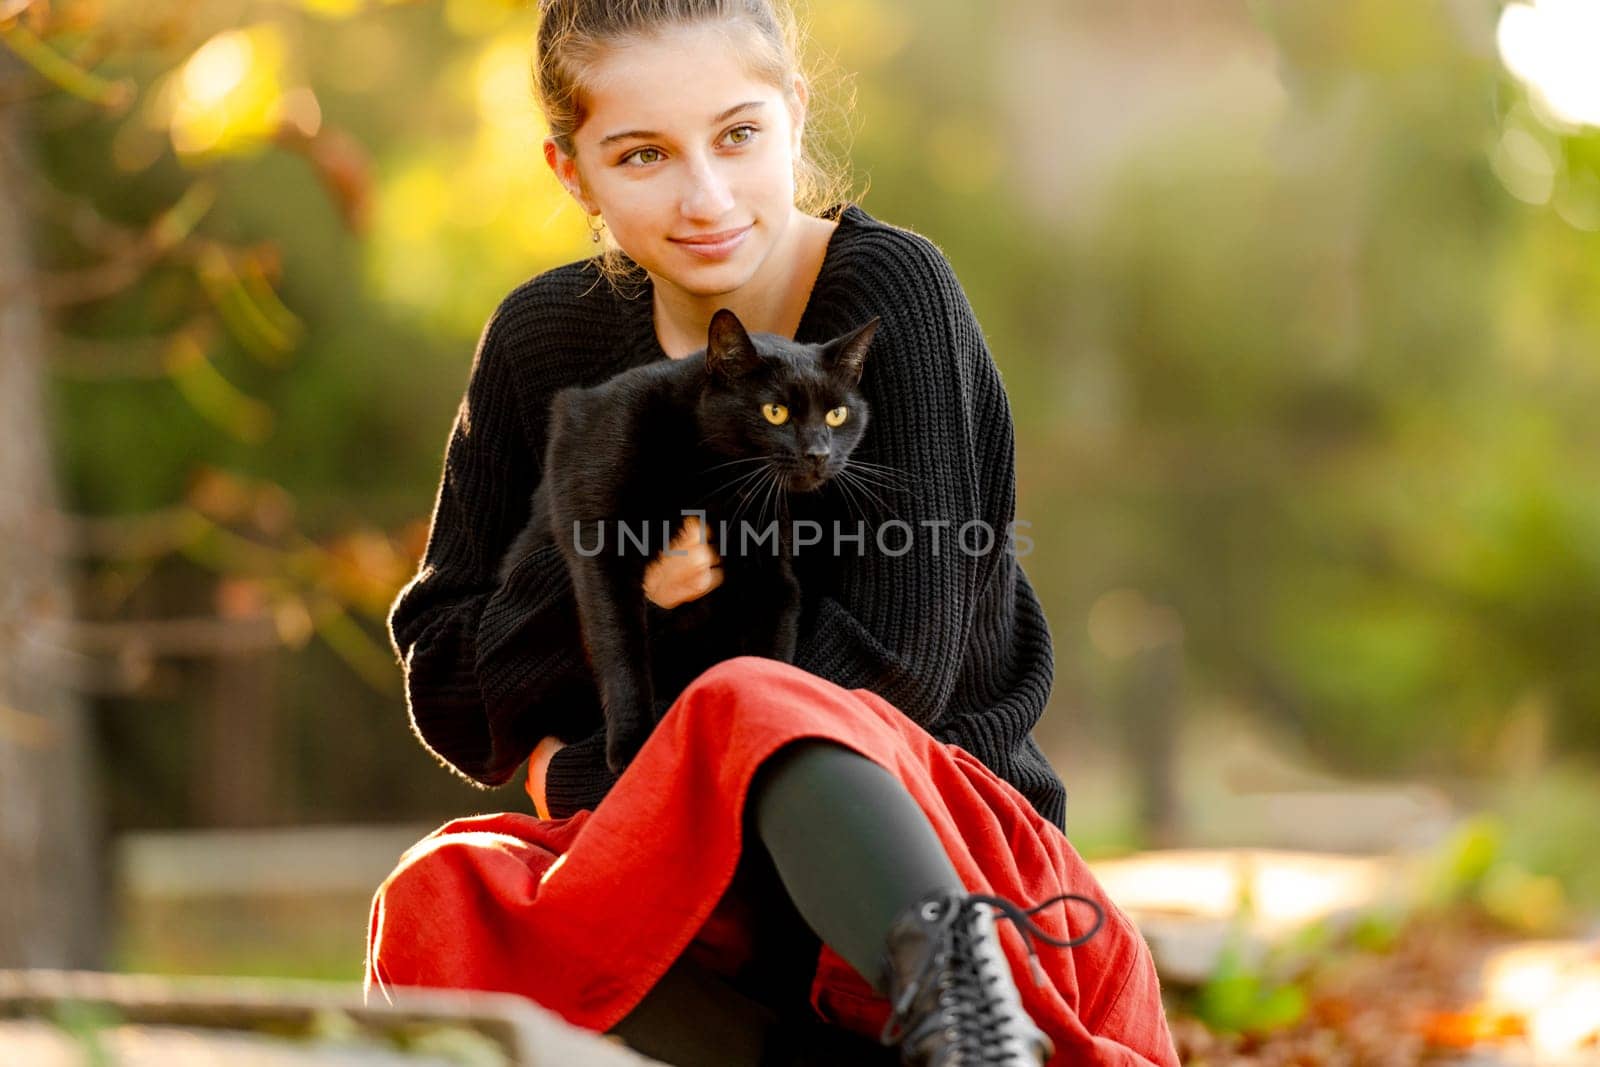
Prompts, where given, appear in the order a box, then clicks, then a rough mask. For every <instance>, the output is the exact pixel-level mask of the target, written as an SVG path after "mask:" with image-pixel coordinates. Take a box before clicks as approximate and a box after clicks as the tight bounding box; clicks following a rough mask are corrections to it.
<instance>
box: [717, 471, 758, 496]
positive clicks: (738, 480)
mask: <svg viewBox="0 0 1600 1067" xmlns="http://www.w3.org/2000/svg"><path fill="white" fill-rule="evenodd" d="M760 476H761V471H760V470H753V471H746V472H745V473H744V474H739V475H735V476H734V477H732V478H730V479H729V480H728V481H727V482H726V483H725V484H723V485H720V486H718V487H717V488H716V489H715V490H713V492H714V493H718V494H720V493H724V492H728V491H730V490H732V489H734V488H735V487H736V486H740V485H743V484H744V483H745V482H748V481H750V480H751V479H752V478H759V477H760Z"/></svg>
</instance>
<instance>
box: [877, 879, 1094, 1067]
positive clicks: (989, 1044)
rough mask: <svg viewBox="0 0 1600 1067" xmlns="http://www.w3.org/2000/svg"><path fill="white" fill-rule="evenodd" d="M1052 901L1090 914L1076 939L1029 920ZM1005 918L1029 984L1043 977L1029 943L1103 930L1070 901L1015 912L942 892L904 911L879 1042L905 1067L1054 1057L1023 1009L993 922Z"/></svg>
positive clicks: (890, 951)
mask: <svg viewBox="0 0 1600 1067" xmlns="http://www.w3.org/2000/svg"><path fill="white" fill-rule="evenodd" d="M1061 900H1081V901H1083V902H1084V903H1086V904H1088V905H1089V906H1090V907H1092V908H1094V910H1095V922H1094V926H1093V927H1091V928H1090V929H1089V932H1088V933H1086V934H1083V935H1082V936H1081V937H1076V938H1073V939H1071V940H1069V941H1058V940H1056V939H1055V938H1053V937H1051V936H1049V935H1048V934H1046V933H1045V932H1044V931H1043V930H1040V929H1039V927H1038V926H1037V925H1036V924H1035V923H1034V922H1033V921H1032V920H1031V919H1029V918H1028V916H1030V915H1032V914H1034V913H1036V912H1038V911H1040V910H1042V909H1044V908H1047V907H1049V906H1050V905H1051V904H1054V903H1056V902H1057V901H1061ZM996 913H999V914H1000V916H1001V917H1002V918H1007V919H1010V920H1012V921H1013V922H1015V923H1016V924H1017V928H1018V929H1019V930H1020V931H1022V936H1023V939H1024V940H1025V941H1027V944H1028V957H1029V963H1030V964H1032V965H1033V971H1034V980H1035V981H1036V982H1043V981H1044V972H1043V971H1042V970H1041V969H1040V968H1039V966H1038V964H1037V962H1036V961H1035V960H1034V956H1035V955H1036V954H1037V953H1036V952H1035V950H1034V945H1033V942H1032V941H1031V940H1028V938H1029V935H1032V936H1033V937H1038V938H1042V939H1043V940H1044V941H1046V942H1048V943H1049V944H1052V945H1057V946H1059V947H1061V948H1071V947H1072V946H1074V945H1081V944H1083V943H1084V942H1085V941H1087V940H1089V938H1091V937H1093V936H1094V935H1095V934H1096V933H1098V932H1099V930H1100V927H1101V926H1102V925H1103V924H1104V922H1105V912H1104V911H1103V910H1102V909H1101V907H1100V905H1099V904H1097V903H1096V902H1095V901H1093V900H1090V899H1089V898H1087V897H1083V896H1079V895H1078V894H1076V893H1067V894H1064V895H1062V896H1059V897H1052V898H1051V899H1049V900H1047V901H1045V902H1044V903H1042V904H1036V905H1034V906H1033V907H1031V908H1028V909H1026V910H1024V909H1023V908H1021V907H1019V906H1018V905H1016V904H1013V903H1012V902H1011V901H1009V900H1006V899H1004V898H1003V897H991V896H985V895H983V894H979V893H958V892H955V891H953V890H948V889H941V890H937V891H935V892H933V893H930V894H928V895H927V896H925V897H923V898H922V899H921V900H920V901H918V902H917V903H916V904H915V905H914V906H912V907H910V908H907V909H906V910H905V911H904V912H902V913H901V914H900V916H899V917H898V918H896V919H895V921H894V923H893V924H892V925H891V926H890V928H889V935H888V938H887V943H886V946H885V949H884V958H883V978H884V985H885V986H886V987H887V989H888V995H889V1004H890V1007H891V1009H892V1011H891V1013H890V1016H889V1021H888V1024H887V1025H886V1026H885V1027H884V1029H883V1033H882V1034H881V1035H880V1038H879V1039H880V1040H881V1041H882V1042H883V1044H885V1045H898V1046H899V1049H900V1060H901V1063H902V1064H905V1065H907V1067H977V1065H995V1067H1042V1065H1043V1064H1044V1063H1045V1062H1046V1061H1047V1060H1048V1059H1049V1058H1050V1057H1051V1056H1052V1055H1053V1054H1054V1052H1055V1049H1054V1046H1053V1044H1052V1043H1051V1041H1050V1038H1049V1037H1047V1036H1046V1035H1045V1033H1044V1031H1043V1030H1040V1029H1039V1027H1038V1026H1037V1025H1036V1024H1035V1023H1034V1021H1033V1020H1032V1019H1031V1018H1030V1017H1029V1016H1028V1013H1027V1012H1026V1011H1024V1010H1023V1007H1022V999H1021V997H1020V995H1019V994H1018V993H1017V986H1016V983H1015V982H1014V981H1013V980H1012V976H1011V966H1010V964H1009V962H1008V961H1007V960H1006V956H1005V950H1004V948H1003V947H1002V946H1001V944H1000V936H999V932H998V930H997V929H996V927H995V915H996Z"/></svg>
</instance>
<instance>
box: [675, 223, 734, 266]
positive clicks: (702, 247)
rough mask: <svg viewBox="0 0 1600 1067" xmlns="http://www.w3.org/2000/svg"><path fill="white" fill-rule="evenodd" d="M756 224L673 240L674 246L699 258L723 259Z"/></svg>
mask: <svg viewBox="0 0 1600 1067" xmlns="http://www.w3.org/2000/svg"><path fill="white" fill-rule="evenodd" d="M754 225H755V223H751V224H750V225H749V226H743V227H741V228H739V229H737V230H723V231H722V232H721V233H707V234H701V235H697V236H695V237H674V238H671V240H672V242H673V243H674V244H680V245H682V246H683V247H684V248H686V249H688V250H689V251H691V252H693V253H695V254H696V255H699V256H707V257H711V258H721V257H722V256H725V255H727V254H728V253H730V252H732V251H733V250H734V249H735V248H737V247H739V242H740V241H742V240H744V236H745V234H747V233H749V232H750V230H751V228H752V227H753V226H754Z"/></svg>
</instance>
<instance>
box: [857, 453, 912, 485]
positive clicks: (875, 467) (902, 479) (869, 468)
mask: <svg viewBox="0 0 1600 1067" xmlns="http://www.w3.org/2000/svg"><path fill="white" fill-rule="evenodd" d="M849 468H850V469H851V470H853V471H855V472H856V473H857V474H863V475H871V476H872V477H874V478H877V479H878V480H879V483H880V484H883V485H892V486H895V487H896V488H910V487H911V485H912V484H914V482H915V481H916V479H914V478H912V477H910V476H909V475H907V474H906V473H905V471H902V470H899V469H898V468H895V467H885V466H881V465H879V464H877V463H864V462H862V461H861V460H858V459H852V460H850V463H849Z"/></svg>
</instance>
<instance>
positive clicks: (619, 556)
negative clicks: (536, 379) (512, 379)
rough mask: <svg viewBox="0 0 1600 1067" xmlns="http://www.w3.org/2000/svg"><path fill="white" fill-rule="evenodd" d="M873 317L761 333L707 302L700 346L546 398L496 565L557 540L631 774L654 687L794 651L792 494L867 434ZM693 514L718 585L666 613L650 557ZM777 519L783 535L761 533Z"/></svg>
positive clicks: (507, 565)
mask: <svg viewBox="0 0 1600 1067" xmlns="http://www.w3.org/2000/svg"><path fill="white" fill-rule="evenodd" d="M877 327H878V319H876V318H874V319H872V320H871V321H870V322H867V323H866V324H864V325H862V326H860V327H857V328H856V329H855V330H852V331H850V332H849V333H846V334H843V335H841V336H839V337H836V338H834V339H833V340H831V341H828V342H825V343H823V344H815V345H813V344H801V343H798V342H795V341H792V340H789V339H788V338H785V337H781V336H779V335H777V334H768V333H756V334H750V333H748V332H746V330H745V328H744V326H743V324H741V323H740V321H739V319H738V317H737V316H736V315H734V313H733V312H731V311H729V310H727V309H726V308H724V309H722V310H719V311H718V312H717V313H716V314H715V315H714V316H712V319H711V328H710V332H709V336H708V339H707V344H706V347H705V348H704V349H701V350H700V351H698V352H695V353H693V354H691V355H688V356H685V357H683V358H682V359H673V360H667V361H657V362H655V363H650V364H646V365H645V366H642V367H635V368H632V369H630V370H626V371H623V372H622V373H620V374H617V375H616V376H614V377H612V378H611V379H609V380H608V381H606V382H604V383H602V384H600V385H597V386H594V387H592V388H569V389H562V390H561V391H559V392H558V393H556V394H555V396H554V398H553V399H552V400H551V404H550V424H549V426H550V435H549V441H548V445H547V447H546V450H545V462H544V477H543V478H542V479H541V481H540V484H539V487H538V490H537V491H536V492H535V493H534V495H533V501H532V508H531V514H530V518H529V520H528V525H527V526H526V528H525V529H523V531H522V532H521V533H520V534H519V535H518V536H517V538H516V540H515V541H514V542H513V544H512V546H511V548H510V549H509V550H508V551H507V553H506V556H505V559H504V560H503V562H502V563H501V566H500V578H501V580H502V581H504V580H505V578H506V576H507V575H509V574H510V573H511V571H512V569H513V568H514V567H515V566H516V564H517V563H518V562H519V561H521V559H522V558H523V557H524V556H526V555H528V554H529V553H531V552H536V551H539V550H541V549H548V548H549V547H551V546H552V544H553V545H555V546H559V548H560V550H561V553H562V555H563V556H564V557H565V559H566V563H567V568H568V572H569V573H570V574H571V576H572V586H573V596H574V599H575V601H576V604H577V608H578V617H579V622H580V626H581V629H582V638H583V644H584V650H585V654H586V655H587V657H588V660H589V664H590V667H591V668H592V669H593V671H594V675H595V682H596V685H597V687H598V689H599V692H600V697H601V706H602V707H603V709H604V713H605V718H606V759H607V762H608V763H609V764H610V766H611V768H612V770H613V771H616V772H618V773H621V771H622V768H623V767H624V766H626V765H627V763H628V762H629V761H630V760H632V758H633V756H634V754H635V753H637V752H638V750H639V748H640V747H641V746H642V745H643V744H644V741H645V739H646V738H647V737H648V736H649V734H650V731H651V729H652V728H653V727H654V725H655V722H654V719H655V716H656V714H657V711H658V709H657V706H656V692H657V690H658V689H661V690H663V691H665V692H669V693H677V692H679V691H680V690H681V689H682V688H683V686H685V685H687V684H688V682H689V681H690V680H691V679H692V678H694V676H695V675H697V674H699V673H700V672H701V671H702V670H704V669H705V668H706V667H709V666H710V665H711V664H713V663H716V662H718V661H720V660H723V659H727V658H729V657H731V656H735V655H744V654H749V655H762V656H769V657H771V658H773V659H780V660H784V661H785V662H792V661H793V658H794V651H795V641H796V639H797V633H798V628H799V617H800V587H799V583H798V581H797V580H796V578H795V575H794V570H793V567H792V566H791V562H790V558H789V557H790V553H791V551H792V549H791V545H790V533H791V531H790V528H789V517H788V513H787V495H788V494H789V493H796V492H798V493H808V492H813V491H815V490H816V489H819V488H820V487H821V486H822V485H824V484H826V483H827V482H828V481H829V480H830V479H832V478H833V477H835V476H836V475H837V474H838V473H839V471H840V470H842V469H843V468H844V466H845V464H846V463H847V461H848V459H849V456H850V453H851V451H852V450H854V448H855V447H856V445H857V444H858V443H859V442H860V440H861V434H862V431H863V430H865V428H866V425H867V406H866V402H865V400H864V399H863V397H862V396H861V394H860V392H859V391H858V386H859V384H860V380H861V372H862V367H863V361H864V360H865V358H866V353H867V347H868V345H869V344H870V343H871V341H872V335H873V333H874V332H875V331H876V330H877ZM769 403H771V404H782V405H784V406H785V407H787V409H788V418H787V420H786V421H784V422H783V423H782V424H781V425H774V424H772V423H771V422H769V421H768V419H767V418H766V417H765V416H764V415H763V405H765V404H769ZM840 406H843V407H845V408H846V409H847V414H846V416H845V420H844V422H843V423H841V424H840V425H839V426H838V427H830V426H829V425H828V424H827V423H826V422H825V421H824V416H825V414H826V413H827V412H828V411H830V410H832V409H834V408H838V407H840ZM769 508H770V509H771V510H772V511H773V515H772V516H771V517H769V516H768V511H769ZM690 511H703V512H704V513H705V522H706V529H707V534H708V536H709V538H710V539H711V541H712V543H713V544H714V545H715V546H716V548H717V551H718V553H719V555H720V556H721V565H722V572H723V583H722V584H721V585H720V586H718V587H717V588H716V589H713V590H712V591H711V592H710V593H707V594H705V595H703V596H701V597H699V598H697V599H695V600H690V601H688V602H686V603H683V604H680V605H679V606H677V607H676V608H672V609H670V610H665V609H661V608H658V607H657V606H656V605H655V604H653V603H652V602H650V601H649V600H647V599H646V597H645V595H644V571H645V567H646V565H648V564H649V562H650V561H651V560H652V559H654V558H655V556H656V555H657V554H658V553H659V552H660V551H661V550H662V549H663V548H665V547H666V545H667V541H668V538H669V536H670V534H672V533H674V532H676V531H677V530H678V529H679V528H680V527H681V526H682V524H683V521H684V518H685V515H686V513H687V512H690ZM773 519H776V520H778V521H777V523H776V531H777V535H778V536H777V538H776V539H773V538H770V537H769V538H767V539H765V540H758V538H759V537H761V536H763V535H766V534H767V533H768V530H769V524H771V523H772V520H773ZM745 529H748V530H749V531H750V536H749V537H748V538H742V537H741V536H740V533H741V531H742V530H745ZM724 532H726V534H727V543H723V541H722V537H721V535H722V534H723V533H724ZM602 538H603V541H602V540H601V539H602ZM641 542H642V543H641ZM741 542H743V543H741ZM602 546H603V547H602ZM660 710H664V709H660Z"/></svg>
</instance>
